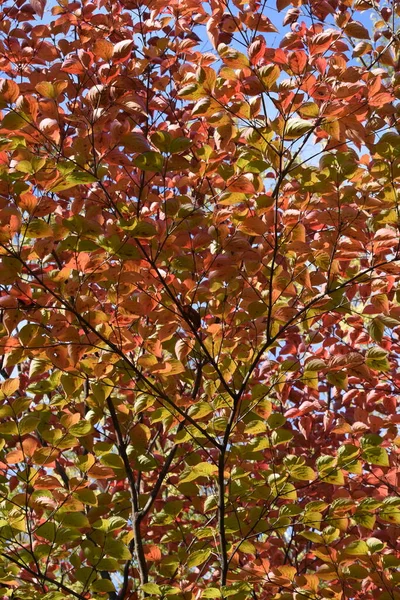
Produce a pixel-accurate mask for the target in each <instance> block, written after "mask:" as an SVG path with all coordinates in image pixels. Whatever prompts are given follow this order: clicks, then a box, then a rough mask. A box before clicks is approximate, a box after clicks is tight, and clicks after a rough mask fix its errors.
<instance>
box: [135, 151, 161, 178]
mask: <svg viewBox="0 0 400 600" xmlns="http://www.w3.org/2000/svg"><path fill="white" fill-rule="evenodd" d="M133 164H134V166H135V167H137V168H138V169H141V170H142V171H152V172H153V173H158V172H160V171H162V168H163V164H164V160H163V157H162V155H161V154H160V153H159V152H153V151H149V152H143V154H140V155H139V156H137V157H136V158H135V160H134V161H133Z"/></svg>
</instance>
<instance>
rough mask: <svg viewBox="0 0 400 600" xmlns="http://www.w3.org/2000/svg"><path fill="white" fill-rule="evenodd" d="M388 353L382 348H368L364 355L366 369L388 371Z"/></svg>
mask: <svg viewBox="0 0 400 600" xmlns="http://www.w3.org/2000/svg"><path fill="white" fill-rule="evenodd" d="M387 355H388V353H387V352H386V350H384V349H383V348H379V347H374V348H370V349H369V350H368V351H367V353H366V355H365V362H366V364H367V367H369V368H370V369H374V371H383V372H386V371H389V369H390V363H389V361H388V359H387Z"/></svg>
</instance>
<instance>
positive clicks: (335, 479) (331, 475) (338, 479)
mask: <svg viewBox="0 0 400 600" xmlns="http://www.w3.org/2000/svg"><path fill="white" fill-rule="evenodd" d="M320 477H321V479H323V481H324V482H325V483H331V484H332V485H344V476H343V473H342V471H341V470H340V469H333V470H332V471H328V472H327V473H326V474H325V473H322V474H320Z"/></svg>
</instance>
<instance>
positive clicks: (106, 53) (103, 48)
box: [93, 39, 115, 60]
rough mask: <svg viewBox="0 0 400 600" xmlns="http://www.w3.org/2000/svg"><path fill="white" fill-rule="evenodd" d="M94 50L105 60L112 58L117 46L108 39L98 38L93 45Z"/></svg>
mask: <svg viewBox="0 0 400 600" xmlns="http://www.w3.org/2000/svg"><path fill="white" fill-rule="evenodd" d="M93 52H94V54H95V55H96V56H99V57H100V58H102V59H103V60H110V59H111V58H112V56H113V54H114V52H115V48H114V46H113V45H112V43H111V42H109V41H108V40H104V39H103V40H101V39H99V40H96V41H95V43H94V46H93Z"/></svg>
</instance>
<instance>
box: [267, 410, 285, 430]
mask: <svg viewBox="0 0 400 600" xmlns="http://www.w3.org/2000/svg"><path fill="white" fill-rule="evenodd" d="M285 423H286V419H285V417H284V416H283V415H282V414H281V413H272V415H270V416H269V417H268V419H267V425H268V427H269V428H270V429H277V428H278V427H282V425H284V424H285Z"/></svg>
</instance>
